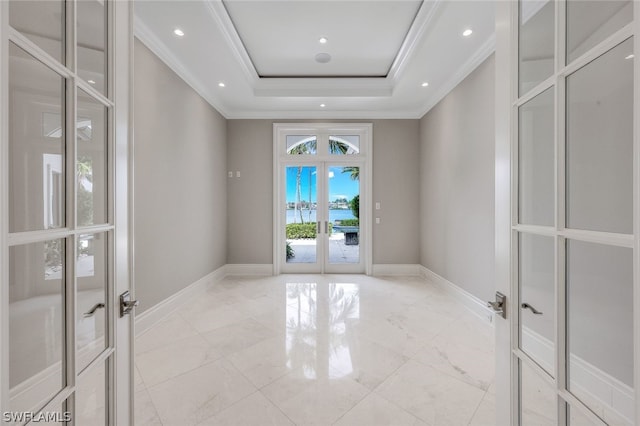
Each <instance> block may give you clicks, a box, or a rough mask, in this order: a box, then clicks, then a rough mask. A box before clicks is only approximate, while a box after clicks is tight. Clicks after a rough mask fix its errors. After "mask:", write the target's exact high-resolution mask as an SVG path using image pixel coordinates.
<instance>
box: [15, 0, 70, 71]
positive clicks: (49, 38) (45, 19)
mask: <svg viewBox="0 0 640 426" xmlns="http://www.w3.org/2000/svg"><path fill="white" fill-rule="evenodd" d="M64 22H65V4H64V1H62V0H46V1H31V0H20V1H16V0H14V1H10V2H9V24H10V25H11V26H12V27H13V28H15V29H16V30H18V31H20V32H21V33H22V34H23V35H25V36H26V37H27V38H28V39H29V40H31V41H32V42H34V43H35V44H36V45H38V47H40V48H41V49H42V50H44V51H45V52H47V53H48V54H49V55H51V56H53V57H54V58H55V59H56V60H57V61H58V62H60V63H63V62H64V50H63V43H62V40H64V37H63V35H64V27H65V25H64Z"/></svg>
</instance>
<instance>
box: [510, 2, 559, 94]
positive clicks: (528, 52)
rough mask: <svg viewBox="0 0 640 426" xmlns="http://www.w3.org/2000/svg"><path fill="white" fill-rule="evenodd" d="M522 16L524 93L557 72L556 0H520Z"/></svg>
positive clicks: (520, 60)
mask: <svg viewBox="0 0 640 426" xmlns="http://www.w3.org/2000/svg"><path fill="white" fill-rule="evenodd" d="M519 18H520V39H519V49H518V54H519V57H518V64H519V68H518V80H519V88H520V90H519V93H520V95H523V94H524V93H526V92H528V91H529V90H531V89H532V88H533V87H535V86H536V85H538V84H539V83H541V82H542V81H544V80H546V79H547V78H549V77H551V74H553V67H554V57H555V54H554V52H555V49H554V32H553V28H555V11H554V2H553V1H549V0H520V13H519Z"/></svg>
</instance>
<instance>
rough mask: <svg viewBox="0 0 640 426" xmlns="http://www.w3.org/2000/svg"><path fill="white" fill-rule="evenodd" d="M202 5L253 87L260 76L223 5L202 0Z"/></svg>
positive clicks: (218, 2) (218, 1)
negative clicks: (216, 25) (203, 4)
mask: <svg viewBox="0 0 640 426" xmlns="http://www.w3.org/2000/svg"><path fill="white" fill-rule="evenodd" d="M204 3H205V5H206V6H207V10H208V11H209V14H210V15H211V17H212V18H213V19H214V21H216V23H217V24H218V27H219V28H220V30H221V32H222V35H223V36H224V38H225V40H226V41H227V45H228V46H229V48H230V49H231V52H232V53H233V55H234V56H235V57H236V59H237V60H238V63H239V64H240V67H241V68H242V71H243V73H244V75H245V77H246V78H247V80H248V81H249V83H251V84H252V85H254V86H255V84H256V83H257V82H258V81H260V76H259V75H258V71H257V70H256V67H255V66H254V65H253V61H252V60H251V57H250V56H249V53H248V52H247V48H246V47H245V45H244V43H243V42H242V39H241V38H240V35H239V34H238V30H236V27H235V25H233V21H232V20H231V16H229V13H228V12H227V8H226V7H225V6H224V3H222V0H204Z"/></svg>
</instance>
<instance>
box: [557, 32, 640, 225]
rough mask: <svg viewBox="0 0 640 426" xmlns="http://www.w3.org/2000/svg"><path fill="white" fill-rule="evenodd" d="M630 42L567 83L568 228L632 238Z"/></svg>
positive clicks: (631, 87)
mask: <svg viewBox="0 0 640 426" xmlns="http://www.w3.org/2000/svg"><path fill="white" fill-rule="evenodd" d="M632 51H633V41H632V39H629V40H627V41H625V42H624V43H621V44H619V45H618V46H617V47H615V48H614V49H612V50H610V51H609V52H607V53H606V54H604V55H602V56H600V57H599V58H598V59H596V60H594V61H593V62H591V63H589V64H588V65H586V66H584V67H583V68H581V69H580V70H578V71H576V72H575V73H573V74H572V75H571V76H569V77H568V79H567V159H566V161H567V226H568V227H571V228H575V229H587V230H592V231H605V232H619V233H625V234H631V233H632V232H633V61H631V60H627V59H625V57H626V56H627V55H629V53H631V52H632Z"/></svg>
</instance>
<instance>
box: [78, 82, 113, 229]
mask: <svg viewBox="0 0 640 426" xmlns="http://www.w3.org/2000/svg"><path fill="white" fill-rule="evenodd" d="M77 110H78V112H77V117H76V134H77V140H78V152H77V159H76V188H77V189H76V190H77V193H76V196H77V203H78V218H77V220H78V226H90V225H98V224H103V223H107V221H108V218H107V167H108V162H107V132H106V125H107V108H106V107H105V106H104V105H103V104H101V103H100V102H98V101H97V100H95V99H93V98H92V97H91V96H89V94H87V93H86V92H85V91H83V90H80V89H79V90H78V107H77Z"/></svg>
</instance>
